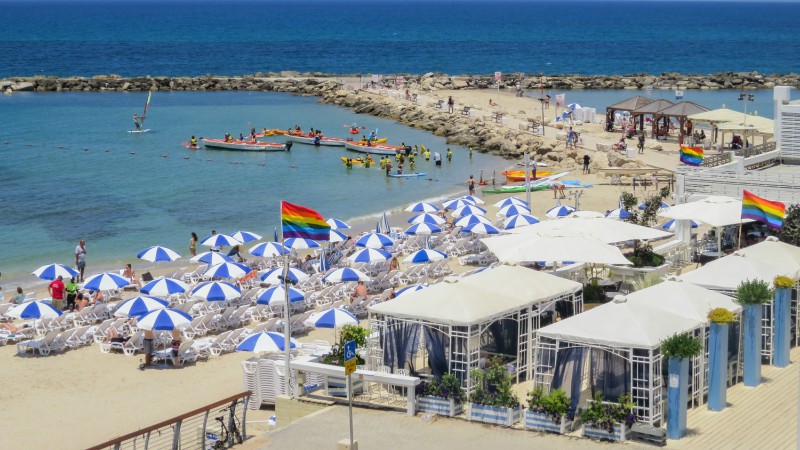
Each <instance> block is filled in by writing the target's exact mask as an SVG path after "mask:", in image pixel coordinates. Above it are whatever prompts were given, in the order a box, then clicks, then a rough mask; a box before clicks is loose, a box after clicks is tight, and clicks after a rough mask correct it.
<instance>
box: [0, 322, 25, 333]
mask: <svg viewBox="0 0 800 450" xmlns="http://www.w3.org/2000/svg"><path fill="white" fill-rule="evenodd" d="M26 328H30V325H29V324H27V323H25V324H22V326H21V327H18V326H16V325H14V324H13V323H0V330H8V331H10V332H11V333H19V332H20V331H22V330H24V329H26Z"/></svg>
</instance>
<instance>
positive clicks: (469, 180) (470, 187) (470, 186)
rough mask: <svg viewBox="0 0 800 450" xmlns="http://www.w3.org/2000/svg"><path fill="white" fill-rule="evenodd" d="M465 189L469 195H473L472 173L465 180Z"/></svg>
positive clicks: (473, 179) (473, 180)
mask: <svg viewBox="0 0 800 450" xmlns="http://www.w3.org/2000/svg"><path fill="white" fill-rule="evenodd" d="M467 189H469V195H475V178H473V177H472V175H470V176H469V179H468V180H467Z"/></svg>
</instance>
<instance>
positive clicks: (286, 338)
mask: <svg viewBox="0 0 800 450" xmlns="http://www.w3.org/2000/svg"><path fill="white" fill-rule="evenodd" d="M279 205H280V208H279V212H278V217H283V201H281V202H280V203H279ZM280 242H281V247H282V248H283V251H282V252H281V253H283V277H281V278H282V280H283V293H284V305H283V362H284V364H285V365H286V369H285V370H284V375H283V376H284V388H285V392H286V395H287V396H289V397H291V395H289V384H290V378H291V369H290V368H289V360H290V355H289V349H290V347H291V344H290V342H291V339H292V330H291V326H290V323H289V318H290V314H289V289H288V288H287V287H286V283H287V281H288V278H289V252H287V251H286V247H284V246H283V223H282V222H281V235H280Z"/></svg>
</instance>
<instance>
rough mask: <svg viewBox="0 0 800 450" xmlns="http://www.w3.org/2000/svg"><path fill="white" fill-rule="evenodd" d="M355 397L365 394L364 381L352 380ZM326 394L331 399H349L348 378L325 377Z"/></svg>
mask: <svg viewBox="0 0 800 450" xmlns="http://www.w3.org/2000/svg"><path fill="white" fill-rule="evenodd" d="M352 388H353V395H358V394H361V393H363V392H364V381H362V380H357V379H354V380H352ZM325 392H326V393H327V394H328V395H330V396H331V397H347V377H331V376H328V377H325Z"/></svg>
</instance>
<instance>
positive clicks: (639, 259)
mask: <svg viewBox="0 0 800 450" xmlns="http://www.w3.org/2000/svg"><path fill="white" fill-rule="evenodd" d="M626 258H628V261H630V262H632V263H633V267H658V266H660V265H662V264H664V257H663V256H661V255H659V254H658V253H656V252H654V251H653V246H652V245H650V244H648V243H642V242H641V241H636V243H635V244H634V245H633V253H631V254H630V255H628V256H626Z"/></svg>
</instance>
